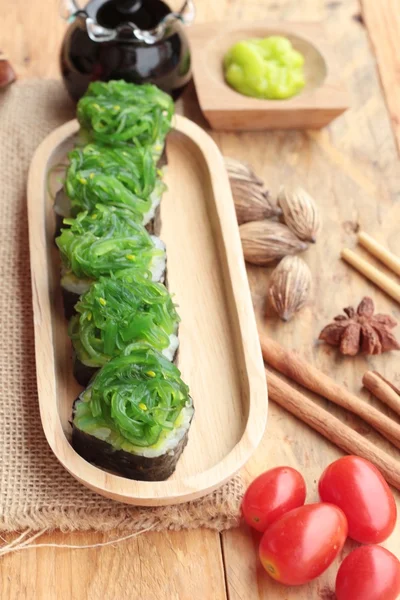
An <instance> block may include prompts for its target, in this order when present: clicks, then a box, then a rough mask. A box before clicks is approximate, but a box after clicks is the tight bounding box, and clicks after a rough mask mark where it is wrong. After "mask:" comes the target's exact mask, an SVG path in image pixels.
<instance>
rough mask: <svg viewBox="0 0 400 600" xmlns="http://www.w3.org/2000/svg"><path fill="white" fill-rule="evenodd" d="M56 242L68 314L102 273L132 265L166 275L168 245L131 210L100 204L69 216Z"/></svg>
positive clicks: (148, 274)
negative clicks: (90, 209)
mask: <svg viewBox="0 0 400 600" xmlns="http://www.w3.org/2000/svg"><path fill="white" fill-rule="evenodd" d="M65 223H66V224H67V225H69V228H66V229H63V230H62V233H61V235H60V236H59V237H57V238H56V244H57V246H58V248H59V250H60V252H61V260H62V277H61V287H62V290H63V294H64V309H65V314H66V316H67V318H69V317H70V316H71V315H72V314H73V312H74V311H73V307H74V305H75V304H76V302H77V301H78V299H79V296H80V295H81V294H83V293H84V292H86V291H87V290H88V289H89V287H90V284H91V283H92V282H93V281H94V280H97V279H99V277H101V276H103V275H110V274H111V273H117V272H118V271H121V270H123V269H127V268H132V269H134V270H135V271H136V272H138V273H141V274H142V275H144V276H145V277H148V278H149V279H151V280H152V281H162V280H163V279H164V276H165V269H166V257H165V245H164V243H163V242H162V241H161V240H160V239H159V238H158V237H156V236H153V235H150V234H149V233H148V231H146V229H145V228H144V227H143V226H142V225H140V224H139V223H137V222H136V221H135V217H134V215H133V214H132V211H131V210H129V209H127V208H124V207H117V206H106V205H101V204H98V205H97V206H96V210H95V212H92V213H90V214H89V213H87V212H82V213H80V214H79V215H78V216H77V217H76V218H75V219H66V220H65Z"/></svg>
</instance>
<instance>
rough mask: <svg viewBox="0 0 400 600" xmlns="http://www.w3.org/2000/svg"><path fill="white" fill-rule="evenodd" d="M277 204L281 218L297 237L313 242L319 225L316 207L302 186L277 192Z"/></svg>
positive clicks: (281, 189) (282, 188)
mask: <svg viewBox="0 0 400 600" xmlns="http://www.w3.org/2000/svg"><path fill="white" fill-rule="evenodd" d="M278 205H279V206H280V207H281V209H282V212H283V220H284V221H285V223H286V225H287V226H288V227H289V229H290V230H291V231H293V233H294V234H295V235H297V237H298V238H300V239H301V240H304V241H306V242H312V243H314V242H315V241H316V236H317V233H318V231H319V229H320V226H321V221H320V216H319V211H318V208H317V206H316V204H315V202H314V200H313V199H312V197H311V196H310V194H308V193H307V192H306V191H305V190H303V188H300V187H296V188H291V189H286V188H284V187H283V186H282V187H281V188H280V190H279V193H278Z"/></svg>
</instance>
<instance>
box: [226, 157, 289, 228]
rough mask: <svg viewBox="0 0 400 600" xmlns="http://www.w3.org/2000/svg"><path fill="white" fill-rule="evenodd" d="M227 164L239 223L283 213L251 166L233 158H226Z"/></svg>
mask: <svg viewBox="0 0 400 600" xmlns="http://www.w3.org/2000/svg"><path fill="white" fill-rule="evenodd" d="M225 165H226V168H227V171H228V175H229V180H230V184H231V188H232V195H233V200H234V202H235V209H236V216H237V220H238V223H239V225H241V224H242V223H248V222H249V221H261V220H263V219H269V218H271V217H276V216H279V215H280V214H281V213H282V211H281V209H280V208H279V207H278V205H277V204H276V203H275V202H274V201H273V200H272V199H271V196H270V193H269V192H268V190H266V189H265V187H264V183H263V181H262V180H261V179H260V178H259V177H257V175H255V173H254V172H253V170H252V169H251V167H249V166H248V165H246V164H245V163H242V162H240V161H238V160H235V159H233V158H225Z"/></svg>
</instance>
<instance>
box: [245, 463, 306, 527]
mask: <svg viewBox="0 0 400 600" xmlns="http://www.w3.org/2000/svg"><path fill="white" fill-rule="evenodd" d="M305 499H306V484H305V481H304V479H303V477H302V475H300V473H299V472H298V471H296V470H295V469H292V468H291V467H277V468H276V469H271V470H270V471H266V472H265V473H263V474H262V475H260V476H259V477H257V479H255V480H254V481H253V482H252V483H251V484H250V485H249V487H248V488H247V491H246V493H245V495H244V498H243V502H242V512H243V516H244V518H245V521H246V523H247V524H248V525H250V527H254V529H257V531H265V530H266V528H267V527H268V526H269V525H270V524H271V523H272V522H273V521H276V519H279V517H281V516H282V515H283V514H284V513H285V512H288V511H289V510H291V509H292V508H298V507H299V506H303V504H304V502H305Z"/></svg>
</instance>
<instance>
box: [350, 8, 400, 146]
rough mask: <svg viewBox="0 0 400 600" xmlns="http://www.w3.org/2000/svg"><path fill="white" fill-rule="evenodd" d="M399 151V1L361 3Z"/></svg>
mask: <svg viewBox="0 0 400 600" xmlns="http://www.w3.org/2000/svg"><path fill="white" fill-rule="evenodd" d="M360 2H361V6H362V15H363V18H364V22H365V25H366V27H367V29H368V34H369V37H370V39H371V43H372V47H373V50H374V53H375V56H376V60H377V63H378V67H379V74H380V77H381V80H382V85H383V89H384V92H385V98H386V103H387V107H388V110H389V114H390V118H391V121H392V127H393V132H394V135H395V136H396V141H397V148H398V150H399V151H400V75H399V74H400V55H399V38H400V10H399V3H398V0H380V1H379V2H376V1H375V0H360Z"/></svg>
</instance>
